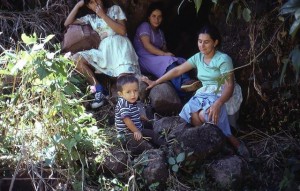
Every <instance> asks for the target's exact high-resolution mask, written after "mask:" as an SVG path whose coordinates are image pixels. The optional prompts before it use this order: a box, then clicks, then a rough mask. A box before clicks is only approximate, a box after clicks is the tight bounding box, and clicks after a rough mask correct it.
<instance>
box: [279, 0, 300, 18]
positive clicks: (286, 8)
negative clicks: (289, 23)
mask: <svg viewBox="0 0 300 191" xmlns="http://www.w3.org/2000/svg"><path fill="white" fill-rule="evenodd" d="M299 7H300V1H299V0H289V1H288V2H286V3H285V4H283V6H282V7H281V8H280V13H279V14H281V15H284V14H288V13H294V12H296V10H297V9H299Z"/></svg>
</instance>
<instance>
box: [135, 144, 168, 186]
mask: <svg viewBox="0 0 300 191" xmlns="http://www.w3.org/2000/svg"><path fill="white" fill-rule="evenodd" d="M134 161H135V164H136V165H137V166H136V168H137V169H138V170H137V171H138V172H139V171H141V172H142V173H141V176H142V180H143V181H144V184H145V185H146V187H148V188H149V186H154V188H152V190H165V186H166V182H167V179H168V177H169V171H168V166H167V164H166V157H165V155H164V153H163V152H162V151H161V150H159V149H151V150H148V151H146V152H144V153H143V154H141V155H140V156H139V157H137V158H136V159H135V160H134Z"/></svg>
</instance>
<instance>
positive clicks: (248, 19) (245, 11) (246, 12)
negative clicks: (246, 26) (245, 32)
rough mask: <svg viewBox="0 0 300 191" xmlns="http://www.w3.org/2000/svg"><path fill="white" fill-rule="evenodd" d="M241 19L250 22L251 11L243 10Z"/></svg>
mask: <svg viewBox="0 0 300 191" xmlns="http://www.w3.org/2000/svg"><path fill="white" fill-rule="evenodd" d="M243 18H244V20H245V21H246V22H249V21H250V20H251V10H250V9H248V8H245V9H243Z"/></svg>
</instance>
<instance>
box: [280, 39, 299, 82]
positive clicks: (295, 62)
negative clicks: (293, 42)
mask: <svg viewBox="0 0 300 191" xmlns="http://www.w3.org/2000/svg"><path fill="white" fill-rule="evenodd" d="M281 62H282V63H283V67H282V70H281V75H280V79H279V81H280V84H281V85H282V84H283V83H284V78H285V74H286V69H287V66H288V64H291V65H292V67H293V69H294V71H295V84H297V82H298V80H299V74H300V48H299V45H297V46H295V48H294V49H293V50H292V51H291V52H290V55H289V58H285V59H282V61H281Z"/></svg>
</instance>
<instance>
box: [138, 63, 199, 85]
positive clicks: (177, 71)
mask: <svg viewBox="0 0 300 191" xmlns="http://www.w3.org/2000/svg"><path fill="white" fill-rule="evenodd" d="M192 69H193V66H192V65H191V64H190V63H188V62H187V61H186V62H184V63H183V64H180V65H179V66H176V67H175V68H173V69H172V70H170V71H168V72H167V73H165V74H164V75H163V76H162V77H160V78H158V79H157V80H156V81H151V80H149V79H148V78H146V77H143V78H142V81H144V82H146V83H147V84H148V85H149V86H148V87H147V88H146V89H150V88H152V87H154V86H156V85H157V84H160V83H163V82H166V81H168V80H171V79H173V78H175V77H177V76H180V75H181V74H183V73H186V72H188V71H190V70H192Z"/></svg>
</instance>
